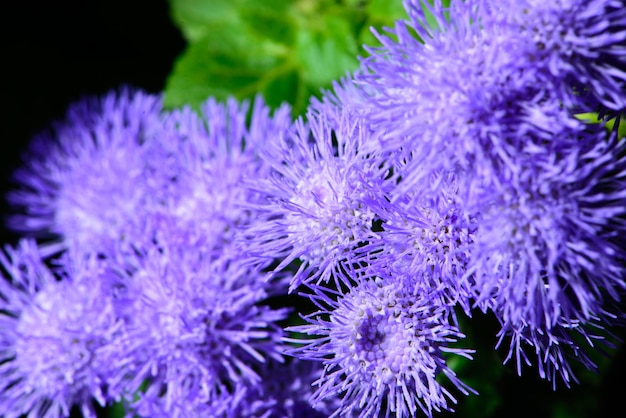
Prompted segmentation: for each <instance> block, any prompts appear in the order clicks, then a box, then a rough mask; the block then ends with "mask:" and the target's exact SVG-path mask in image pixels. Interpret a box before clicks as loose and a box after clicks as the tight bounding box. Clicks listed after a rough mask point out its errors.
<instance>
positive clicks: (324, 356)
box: [0, 0, 626, 418]
mask: <svg viewBox="0 0 626 418" xmlns="http://www.w3.org/2000/svg"><path fill="white" fill-rule="evenodd" d="M405 7H406V10H407V13H408V16H409V20H408V21H400V22H398V23H397V25H396V27H395V28H394V29H389V31H388V33H387V34H379V35H378V38H379V40H380V41H381V44H382V46H381V47H379V48H373V49H371V50H370V55H369V56H368V57H367V58H365V59H363V60H362V62H361V68H360V69H359V70H358V71H357V72H355V73H354V74H353V75H352V76H351V77H350V78H348V79H346V80H344V81H343V82H341V83H337V84H336V85H335V87H334V89H333V90H332V91H328V92H325V93H324V95H323V97H322V99H320V100H313V101H312V102H311V105H310V107H309V109H308V112H307V114H306V115H304V116H303V117H300V118H298V119H296V120H295V121H293V119H292V117H291V110H290V109H289V108H288V107H287V106H283V107H280V108H279V109H277V110H275V111H274V112H270V109H269V108H268V107H267V106H266V105H265V104H264V102H263V101H262V100H261V99H257V100H256V101H255V102H254V103H253V106H252V107H251V106H250V103H248V102H237V101H235V100H229V101H227V102H225V103H220V102H217V101H215V100H213V99H209V100H208V101H207V102H206V103H205V104H204V105H203V106H202V108H201V111H200V112H195V111H192V110H191V109H189V108H184V109H180V110H174V111H164V110H163V109H162V106H161V101H160V98H159V97H158V96H153V95H149V94H145V93H142V92H140V91H132V90H121V91H119V92H117V93H111V94H108V95H106V96H104V97H102V98H97V99H89V100H83V101H81V102H80V103H78V104H76V105H74V106H72V107H71V108H70V109H69V110H68V112H67V115H66V119H65V120H64V121H63V122H61V123H59V124H58V125H56V126H54V129H52V130H51V131H50V132H47V133H44V134H42V135H41V136H40V137H38V138H36V139H35V140H34V141H33V142H32V145H31V147H30V149H29V150H28V152H27V154H26V156H27V158H26V161H25V164H24V166H23V168H22V169H20V170H18V171H17V172H16V173H15V180H16V183H17V184H18V187H17V188H16V190H15V191H13V192H12V193H10V194H9V195H8V197H7V198H8V201H9V203H10V204H11V205H12V207H13V208H14V210H15V213H16V215H14V216H12V217H11V218H10V219H9V227H11V228H12V229H13V230H15V231H18V232H19V233H21V234H23V235H24V238H23V239H21V240H20V241H19V242H18V243H17V244H16V245H15V246H7V247H6V248H5V250H4V252H0V273H1V274H2V275H3V276H4V277H2V278H0V279H1V280H0V324H1V326H0V393H1V395H0V415H1V416H4V417H7V418H10V417H19V416H21V415H23V414H27V415H28V416H32V417H46V418H58V417H66V416H69V414H70V411H71V410H72V409H78V410H80V411H81V412H82V414H83V415H84V416H85V417H95V416H96V415H97V413H96V405H97V404H99V405H101V406H104V405H107V404H110V403H112V402H116V401H123V402H124V405H125V408H126V411H127V413H128V416H139V417H154V416H157V417H158V416H164V417H181V418H183V417H199V416H211V417H266V418H270V417H294V416H298V417H304V416H319V417H324V416H355V417H375V416H385V417H389V416H396V417H411V416H417V415H420V414H425V415H427V416H432V415H433V413H435V412H438V411H442V410H451V409H452V404H454V403H455V402H456V400H455V396H457V395H456V394H465V395H467V394H469V393H470V392H473V390H472V389H471V388H469V387H468V386H466V385H465V384H464V383H463V382H462V381H461V380H460V379H459V378H458V377H457V376H456V375H455V373H454V371H453V370H452V369H451V368H450V367H449V366H448V363H447V360H448V358H449V357H450V355H457V356H463V357H466V358H470V359H471V354H472V352H473V351H472V350H471V349H470V348H460V346H459V341H460V340H461V339H462V338H463V337H464V335H463V334H462V333H461V330H460V329H459V325H458V324H459V321H458V319H457V315H459V314H461V313H463V314H466V315H471V313H472V311H473V310H475V309H478V310H481V311H483V312H491V313H492V314H493V315H495V316H496V317H497V318H498V320H499V321H500V324H501V331H500V333H499V335H498V337H499V341H500V342H499V344H501V343H505V344H508V345H509V350H508V352H509V356H508V358H507V359H506V360H509V358H512V359H514V361H515V363H516V365H517V368H518V372H519V373H521V370H522V366H523V365H524V364H528V365H536V367H537V368H538V370H539V374H540V375H541V376H542V377H543V378H546V379H548V380H550V381H552V382H554V383H555V384H556V382H557V381H563V382H565V384H567V385H569V384H570V382H571V381H575V376H574V375H573V372H572V364H573V362H581V363H582V364H583V365H585V366H587V367H589V368H594V367H595V366H594V364H593V363H592V362H591V360H590V358H589V356H588V354H587V353H588V351H589V350H590V349H594V348H595V344H596V341H604V343H606V344H610V341H609V340H605V338H606V335H607V331H606V330H605V328H607V327H610V326H614V325H621V324H622V321H623V319H624V314H623V312H621V311H620V308H619V303H620V302H621V301H622V297H623V295H624V290H625V289H626V280H625V279H624V277H625V273H626V271H625V270H626V265H625V264H624V260H626V242H625V241H626V239H625V237H626V141H625V140H624V139H619V138H618V136H617V133H616V132H617V129H614V130H613V132H608V131H607V129H606V127H605V125H604V123H599V124H589V123H586V122H583V121H581V120H579V119H578V118H577V117H576V115H577V114H579V113H582V112H597V111H599V112H601V114H602V115H603V117H604V118H609V117H615V116H616V117H617V122H619V115H620V114H621V113H622V112H623V111H624V110H625V109H626V95H624V91H626V49H625V48H624V45H625V44H626V4H624V1H621V0H593V1H587V0H555V1H551V2H549V4H547V3H546V2H540V1H538V0H500V1H498V2H489V1H487V0H468V1H464V2H462V1H453V2H452V5H451V6H450V7H449V8H444V7H443V6H442V5H441V2H438V1H435V4H434V5H432V6H431V5H429V4H428V3H427V2H422V1H420V0H406V1H405ZM429 21H430V23H428V22H429ZM432 22H435V23H434V24H433V23H432ZM616 125H618V123H616ZM292 292H298V293H299V294H300V296H303V297H304V298H303V299H302V300H303V301H306V302H307V303H303V304H302V305H300V304H296V305H297V306H285V305H286V304H285V303H282V301H284V299H285V298H284V296H286V295H287V294H288V293H292ZM309 302H310V303H309ZM304 307H306V309H305V308H304ZM292 308H296V309H292ZM300 308H301V309H300ZM298 310H299V311H300V312H298ZM304 310H307V311H306V312H305V311H304ZM298 314H299V317H298ZM533 355H534V356H536V359H533ZM442 378H443V379H442Z"/></svg>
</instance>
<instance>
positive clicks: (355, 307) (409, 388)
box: [288, 279, 471, 417]
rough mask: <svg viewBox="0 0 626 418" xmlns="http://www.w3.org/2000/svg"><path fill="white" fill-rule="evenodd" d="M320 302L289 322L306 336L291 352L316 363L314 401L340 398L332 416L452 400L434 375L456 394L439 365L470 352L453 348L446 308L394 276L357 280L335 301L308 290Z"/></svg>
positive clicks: (430, 408)
mask: <svg viewBox="0 0 626 418" xmlns="http://www.w3.org/2000/svg"><path fill="white" fill-rule="evenodd" d="M312 297H313V298H314V299H316V300H317V301H318V304H319V306H320V308H321V307H322V305H325V306H327V308H321V310H320V311H318V312H314V313H312V314H310V315H307V316H305V317H304V319H305V320H306V321H307V322H308V324H307V325H302V326H294V327H290V328H288V330H290V331H294V332H300V333H304V334H307V335H309V336H312V337H311V338H303V339H298V338H296V339H293V340H291V341H292V342H295V343H297V344H301V345H300V346H298V347H296V348H294V349H293V350H292V351H291V353H292V354H294V355H296V356H298V357H300V358H303V359H311V360H317V361H321V362H323V364H324V375H323V376H322V377H321V378H320V379H319V380H318V382H317V383H316V385H318V388H317V390H316V392H315V395H314V397H313V401H314V402H315V401H321V400H324V399H326V398H328V397H335V396H339V397H340V398H341V399H342V402H341V405H340V407H339V409H337V410H336V411H335V413H334V414H333V415H332V416H339V415H341V416H344V415H349V414H354V415H358V416H359V417H369V416H378V415H379V414H380V413H384V416H386V417H389V416H391V415H393V416H397V417H408V416H415V415H416V414H417V413H418V410H421V411H423V412H424V413H425V414H426V415H428V416H432V414H433V412H435V411H441V410H448V409H450V406H449V404H448V402H449V401H452V402H455V400H454V397H453V395H452V393H451V392H449V391H448V390H447V389H445V388H444V387H443V386H442V385H441V383H440V382H439V381H438V380H437V376H439V375H440V374H442V375H445V376H446V377H447V378H448V380H450V381H451V382H452V384H453V385H454V386H455V387H456V388H457V389H458V390H459V391H460V392H462V393H463V394H467V393H468V390H471V389H469V388H467V387H466V386H465V385H464V384H463V383H462V382H461V381H460V380H458V379H457V378H456V376H455V374H454V372H453V371H452V370H451V369H450V368H449V367H448V366H447V365H446V360H445V358H446V356H447V355H448V353H454V354H457V355H461V356H465V357H468V358H471V357H470V350H466V349H460V348H452V347H450V344H452V343H454V342H455V341H457V339H459V338H462V337H463V335H462V334H461V333H460V332H459V331H458V329H457V328H456V327H455V326H453V325H451V324H450V323H449V322H448V309H447V308H445V307H440V306H437V303H436V299H431V298H430V297H429V295H428V294H427V293H422V294H420V295H419V297H415V296H414V295H413V293H412V292H410V291H409V292H407V289H406V287H404V286H403V285H402V284H401V282H400V281H395V280H380V279H372V280H363V281H362V282H360V283H359V284H358V285H357V286H356V287H354V288H352V289H351V290H350V291H349V292H347V293H344V294H343V295H339V296H338V298H337V299H336V300H335V299H334V298H332V297H330V296H328V295H327V294H326V293H324V292H317V294H316V295H312Z"/></svg>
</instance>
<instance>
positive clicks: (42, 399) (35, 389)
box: [0, 241, 130, 418]
mask: <svg viewBox="0 0 626 418" xmlns="http://www.w3.org/2000/svg"><path fill="white" fill-rule="evenodd" d="M62 265H63V269H62V270H60V272H61V274H59V275H55V274H53V272H52V271H51V270H50V269H49V268H48V267H47V266H46V265H45V264H44V262H43V261H42V258H41V254H40V253H39V250H38V248H37V246H36V244H34V243H33V242H32V241H20V243H19V244H18V247H17V248H15V249H13V248H10V247H7V248H6V249H5V252H4V253H0V267H1V268H2V270H3V271H4V274H5V275H6V277H1V278H0V392H1V393H2V396H1V397H0V415H2V416H3V417H7V418H11V417H15V418H17V417H20V416H22V414H27V415H28V416H32V417H37V418H59V417H68V416H69V415H70V410H71V409H72V408H74V407H76V408H78V409H79V410H80V411H81V412H82V414H83V416H85V417H96V412H95V409H94V403H93V402H94V400H95V401H96V402H97V403H98V404H99V405H101V406H104V405H105V404H107V403H108V402H110V401H112V400H113V399H119V397H120V395H121V390H122V386H121V383H122V381H123V379H124V377H125V373H127V372H128V370H129V365H128V363H127V359H128V357H127V356H126V354H127V351H126V350H127V349H128V348H129V347H130V345H129V344H128V342H127V341H126V340H125V339H124V338H125V337H124V324H123V322H122V321H121V320H119V319H118V317H117V314H116V307H115V303H114V300H113V297H112V295H111V294H110V293H109V292H108V291H107V290H106V289H107V286H106V283H107V280H106V274H107V273H106V271H107V270H106V269H104V268H102V265H101V264H99V263H98V261H97V260H95V259H93V258H92V259H89V260H69V259H66V260H65V262H64V263H63V264H62Z"/></svg>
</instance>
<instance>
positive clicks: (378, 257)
mask: <svg viewBox="0 0 626 418" xmlns="http://www.w3.org/2000/svg"><path fill="white" fill-rule="evenodd" d="M441 181H442V182H445V183H447V184H446V185H445V187H443V188H442V193H441V195H440V196H439V198H438V199H433V200H429V199H419V198H417V197H415V196H411V195H409V194H404V195H397V194H396V190H394V189H392V190H390V193H389V196H390V198H391V199H392V200H391V201H389V200H387V199H385V200H382V201H380V202H379V205H378V206H377V207H376V213H377V214H378V216H379V217H380V218H381V221H382V225H381V231H380V232H378V236H379V237H378V239H374V240H372V241H371V242H370V243H369V244H368V245H365V246H363V247H361V248H360V250H359V251H361V252H365V251H369V252H370V254H369V257H368V263H369V266H368V269H369V270H370V271H373V272H375V273H376V274H381V272H383V271H384V272H387V274H389V275H392V276H401V277H406V278H407V283H406V285H407V286H411V287H412V288H413V289H414V290H413V291H414V293H415V295H416V296H417V297H419V293H420V292H424V291H426V292H428V293H431V294H432V295H435V294H439V295H440V297H441V300H440V303H442V304H445V305H448V306H455V305H457V306H459V307H462V308H463V309H464V310H465V312H466V313H467V314H470V311H471V309H472V305H473V297H474V290H473V281H472V277H471V275H467V274H466V273H467V268H468V264H469V261H470V257H471V251H472V247H473V242H474V235H475V233H476V229H477V227H478V226H477V220H476V219H475V217H473V216H470V215H469V214H468V213H466V212H465V209H464V207H463V205H461V204H459V203H458V202H457V199H456V196H455V193H456V189H455V188H456V186H455V181H454V178H453V177H450V178H449V179H447V180H441Z"/></svg>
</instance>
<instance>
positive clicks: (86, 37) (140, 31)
mask: <svg viewBox="0 0 626 418" xmlns="http://www.w3.org/2000/svg"><path fill="white" fill-rule="evenodd" d="M2 9H3V10H2V11H0V16H1V17H0V19H1V23H0V28H1V30H2V43H1V44H2V46H1V48H2V50H1V54H2V58H1V60H0V62H1V64H0V65H1V67H0V68H2V71H1V72H0V74H1V75H0V81H1V82H2V95H1V96H2V97H1V103H2V104H1V107H0V115H1V118H2V119H1V120H0V129H1V131H0V188H1V190H2V192H3V195H4V192H5V191H6V190H7V189H8V188H9V187H10V174H11V173H12V172H13V171H14V170H15V168H16V167H17V166H18V165H19V164H20V159H21V153H22V152H23V150H24V149H25V147H26V145H27V143H28V141H29V140H30V138H31V137H32V136H33V135H34V134H35V133H37V132H39V131H40V130H42V129H46V128H47V127H48V126H49V125H50V122H51V121H53V120H55V119H60V118H62V117H63V115H64V113H65V110H66V108H67V106H68V105H69V104H70V103H72V102H74V101H76V100H78V99H80V98H81V97H84V96H87V95H102V94H105V93H107V92H109V91H110V90H112V89H117V88H119V87H121V86H131V87H135V88H140V89H143V90H145V91H147V92H151V93H159V92H160V91H162V90H163V88H164V87H165V81H166V77H167V75H168V74H169V72H170V71H171V69H172V65H173V63H174V61H175V59H176V57H177V56H178V55H179V54H180V53H182V52H183V50H184V48H185V41H184V39H183V37H182V35H181V34H180V32H179V31H178V29H177V28H176V27H175V26H174V25H173V23H172V21H171V19H170V18H169V6H168V3H167V1H165V0H107V1H102V0H98V1H93V0H82V1H80V0H76V1H65V0H64V1H35V2H33V1H15V2H10V6H6V5H3V7H2ZM0 209H1V210H2V214H5V213H6V211H7V207H6V204H5V201H4V199H2V204H1V206H0ZM0 238H1V239H2V242H10V241H14V240H15V238H16V237H15V236H14V235H12V234H10V233H9V232H8V231H6V230H5V229H4V228H2V236H0Z"/></svg>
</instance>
